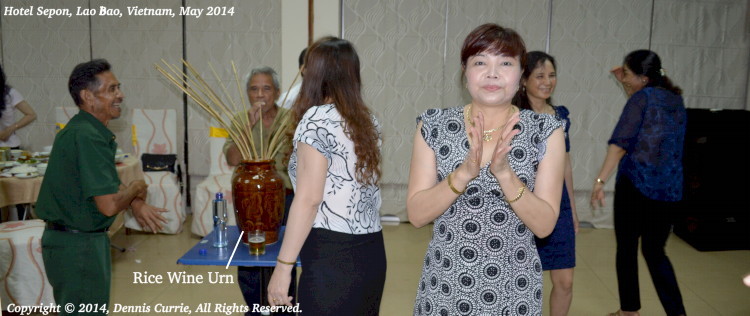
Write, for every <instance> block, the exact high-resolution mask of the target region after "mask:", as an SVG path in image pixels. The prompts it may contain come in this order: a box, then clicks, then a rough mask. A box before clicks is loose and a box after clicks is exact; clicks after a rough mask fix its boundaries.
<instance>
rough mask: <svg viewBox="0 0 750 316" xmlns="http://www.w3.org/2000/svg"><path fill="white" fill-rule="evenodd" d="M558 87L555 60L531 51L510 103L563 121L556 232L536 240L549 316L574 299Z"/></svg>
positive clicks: (569, 172) (569, 180) (568, 174)
mask: <svg viewBox="0 0 750 316" xmlns="http://www.w3.org/2000/svg"><path fill="white" fill-rule="evenodd" d="M555 86H557V65H556V64H555V58H553V57H552V56H550V55H548V54H547V53H544V52H540V51H533V52H529V53H528V54H526V64H525V65H524V67H523V75H522V76H521V89H519V91H518V93H517V94H516V97H515V98H514V99H513V103H514V104H515V105H516V106H518V107H519V108H522V109H527V110H532V111H534V112H536V113H544V114H549V115H554V116H557V117H558V118H560V119H561V120H563V122H565V129H564V131H565V152H566V154H565V181H564V182H563V190H562V199H561V201H560V216H559V217H558V218H557V223H556V224H555V230H553V231H552V234H550V235H549V236H547V237H545V238H535V240H536V248H537V251H539V259H541V260H542V270H548V271H549V272H550V279H552V292H551V295H550V298H549V306H550V308H549V309H550V315H552V316H558V315H567V314H568V310H570V303H571V302H572V300H573V268H574V267H575V266H576V240H575V235H576V233H578V215H577V214H576V204H575V199H574V198H573V197H574V195H573V167H572V166H571V164H570V154H569V153H570V138H569V137H568V131H569V130H570V118H568V115H569V114H570V112H569V111H568V108H566V107H565V106H562V105H558V106H554V105H552V93H553V92H555Z"/></svg>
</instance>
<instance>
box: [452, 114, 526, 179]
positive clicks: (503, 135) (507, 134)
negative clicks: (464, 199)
mask: <svg viewBox="0 0 750 316" xmlns="http://www.w3.org/2000/svg"><path fill="white" fill-rule="evenodd" d="M472 121H473V124H471V123H468V122H467V124H466V126H467V131H468V134H469V135H468V137H469V153H468V154H467V156H466V158H465V159H464V162H463V163H462V164H461V165H460V166H459V167H458V169H456V171H454V172H455V174H454V177H456V178H459V179H463V180H465V181H466V183H468V182H469V181H471V179H474V178H476V177H477V176H478V175H479V170H480V169H481V168H482V166H483V165H484V164H486V163H487V162H485V161H487V160H489V169H490V172H492V174H493V175H498V174H500V173H503V172H507V171H511V168H510V164H509V162H508V153H510V150H511V143H512V141H513V137H514V136H516V134H518V133H519V130H518V129H515V128H514V127H515V125H516V123H518V122H519V121H520V114H519V112H518V111H516V113H514V114H512V116H511V117H510V118H509V119H508V121H507V123H506V124H505V126H503V128H502V130H500V138H499V139H498V141H497V143H496V144H495V148H494V150H493V151H492V152H490V153H489V155H487V157H485V153H484V146H483V145H484V142H483V135H484V114H483V113H482V112H481V111H480V112H478V113H477V115H475V116H474V117H473V118H472ZM462 182H463V181H462Z"/></svg>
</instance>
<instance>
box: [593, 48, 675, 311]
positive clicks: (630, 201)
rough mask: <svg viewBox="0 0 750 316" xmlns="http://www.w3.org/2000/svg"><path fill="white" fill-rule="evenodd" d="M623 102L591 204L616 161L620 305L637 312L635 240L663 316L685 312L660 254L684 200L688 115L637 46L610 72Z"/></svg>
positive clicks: (649, 55)
mask: <svg viewBox="0 0 750 316" xmlns="http://www.w3.org/2000/svg"><path fill="white" fill-rule="evenodd" d="M612 73H613V74H614V75H615V77H617V80H619V81H620V82H621V83H622V85H623V87H624V88H625V92H626V93H627V94H628V96H629V99H628V102H627V103H626V104H625V108H624V109H623V111H622V114H621V116H620V119H619V121H618V122H617V126H616V127H615V130H614V132H613V133H612V138H610V140H609V142H608V143H609V147H608V149H607V156H606V158H605V159H604V164H603V165H602V167H601V170H600V171H599V174H598V177H597V179H596V180H595V181H594V188H593V190H592V194H591V204H592V205H593V206H594V207H595V206H596V205H597V204H599V206H601V205H603V204H604V191H603V188H604V183H605V181H606V180H607V178H608V177H609V176H610V175H611V174H612V171H613V170H614V168H615V167H616V166H617V180H616V183H615V202H614V211H615V237H616V240H617V258H616V265H617V267H616V268H617V283H618V290H619V294H620V310H618V311H617V312H615V313H612V314H610V315H614V316H620V315H625V316H632V315H640V314H639V313H638V310H639V309H640V308H641V302H640V291H639V288H638V240H639V238H640V241H641V250H642V252H643V257H644V258H645V259H646V263H647V265H648V269H649V272H650V273H651V279H652V281H653V282H654V287H655V288H656V292H657V294H658V295H659V300H660V301H661V303H662V306H664V310H665V311H666V313H667V315H685V306H684V305H683V302H682V295H681V294H680V289H679V286H678V285H677V278H676V277H675V273H674V269H673V268H672V263H671V262H670V261H669V258H668V257H667V255H666V254H665V252H664V245H665V244H666V242H667V238H668V237H669V232H670V228H671V225H672V224H671V221H670V217H671V216H670V215H671V213H672V209H673V208H674V205H675V203H676V202H678V201H680V200H681V199H682V182H683V176H682V153H683V142H684V139H685V126H686V124H687V114H686V111H685V105H684V104H683V101H682V97H681V96H680V94H681V93H682V90H680V88H678V87H676V86H674V85H673V84H672V82H671V81H670V80H669V78H668V77H667V76H666V74H665V72H664V69H662V66H661V60H660V59H659V56H658V55H656V53H654V52H652V51H649V50H636V51H633V52H631V53H630V54H628V55H627V56H626V57H625V61H624V63H623V65H622V66H620V67H615V68H614V69H612Z"/></svg>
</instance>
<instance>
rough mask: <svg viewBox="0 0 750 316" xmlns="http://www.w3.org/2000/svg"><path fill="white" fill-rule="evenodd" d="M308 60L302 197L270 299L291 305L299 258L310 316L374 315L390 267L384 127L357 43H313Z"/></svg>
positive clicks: (300, 106)
mask: <svg viewBox="0 0 750 316" xmlns="http://www.w3.org/2000/svg"><path fill="white" fill-rule="evenodd" d="M304 65H305V66H304V67H305V68H304V70H303V71H304V75H305V80H304V81H303V83H302V88H301V90H300V95H299V98H298V100H297V101H296V102H295V104H294V107H293V108H292V112H293V113H294V122H297V128H296V131H295V132H294V136H293V138H292V143H293V146H294V149H293V151H292V155H291V158H290V161H289V177H290V178H291V180H292V184H293V185H294V189H295V197H294V201H293V202H292V207H291V210H290V213H289V219H288V222H287V228H286V235H285V237H284V242H283V244H282V245H281V251H280V252H279V257H278V259H277V261H278V262H277V263H276V269H275V270H274V273H273V276H272V277H271V281H270V283H269V285H268V301H269V302H270V303H271V304H273V305H288V306H291V300H292V297H291V296H289V295H288V292H287V289H289V283H290V281H291V280H290V276H289V272H290V270H291V269H292V268H293V262H294V261H296V260H297V256H298V255H299V256H300V259H301V261H302V266H303V267H304V270H303V272H302V275H301V276H300V283H299V289H298V292H297V293H299V297H298V298H297V301H298V302H299V309H300V310H301V311H302V312H303V313H304V314H306V315H377V314H378V312H379V310H380V300H381V298H382V295H383V286H384V284H385V271H386V259H385V247H384V245H383V235H382V227H381V226H380V217H379V212H380V205H381V198H380V188H379V187H378V186H377V183H378V180H379V178H380V160H381V154H380V142H381V140H380V125H379V124H378V122H377V120H376V119H375V117H374V116H373V115H372V113H371V112H370V110H369V109H368V108H367V106H366V105H365V103H364V101H363V100H362V93H361V79H360V72H359V57H358V56H357V53H356V51H355V50H354V47H353V46H352V44H351V43H349V42H348V41H346V40H343V39H339V38H335V37H325V38H322V39H320V40H318V41H317V42H315V43H314V44H313V45H312V46H310V48H309V49H308V52H307V56H306V59H305V63H304Z"/></svg>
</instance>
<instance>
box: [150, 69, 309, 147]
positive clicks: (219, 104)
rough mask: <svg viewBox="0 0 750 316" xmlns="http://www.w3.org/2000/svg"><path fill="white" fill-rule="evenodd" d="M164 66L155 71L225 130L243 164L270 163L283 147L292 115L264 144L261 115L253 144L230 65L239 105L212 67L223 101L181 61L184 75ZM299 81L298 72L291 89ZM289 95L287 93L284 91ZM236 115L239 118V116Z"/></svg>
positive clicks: (237, 80)
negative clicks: (245, 161)
mask: <svg viewBox="0 0 750 316" xmlns="http://www.w3.org/2000/svg"><path fill="white" fill-rule="evenodd" d="M162 63H163V65H159V64H155V67H156V69H157V70H158V71H159V72H160V73H161V74H162V75H164V77H165V78H167V80H169V82H171V83H172V84H174V86H175V87H177V88H178V89H180V90H182V92H184V93H185V94H187V95H188V96H189V97H190V98H191V99H192V100H193V101H195V103H196V104H198V105H199V106H200V107H201V108H202V109H203V110H204V111H206V112H207V113H208V114H209V115H210V116H211V117H212V118H213V119H215V120H216V121H217V122H218V123H219V125H221V127H222V128H224V129H225V130H226V131H227V132H228V133H229V136H231V137H232V140H234V142H235V144H237V148H238V149H239V151H240V153H241V154H242V159H243V160H256V161H257V160H270V159H273V157H274V156H276V154H277V153H278V152H279V151H280V150H281V149H282V148H283V147H284V146H283V137H286V135H284V134H285V133H286V130H287V129H288V128H289V127H290V125H291V112H292V111H285V112H284V114H283V116H282V117H281V120H280V121H279V122H280V128H277V129H276V130H275V131H271V133H272V134H271V136H270V140H269V142H268V143H267V144H264V143H263V139H264V138H263V115H260V119H259V121H258V123H260V141H261V143H260V144H255V141H254V140H253V130H252V126H251V125H250V121H249V119H248V117H247V115H245V113H247V110H248V105H247V102H245V98H244V97H243V96H244V95H245V91H244V90H243V89H242V83H241V82H240V78H239V76H238V75H237V68H236V67H235V65H234V62H232V71H233V73H234V81H235V83H236V85H237V91H238V92H239V95H240V101H241V102H237V101H236V100H235V99H234V98H232V97H231V96H230V94H229V90H228V89H227V87H226V86H225V85H224V83H223V82H222V80H221V79H220V78H219V75H218V74H217V73H216V71H215V70H214V68H213V66H212V65H211V64H210V63H209V65H208V66H209V68H211V72H212V73H213V74H214V77H215V78H216V81H217V82H218V84H219V86H220V88H221V91H222V92H223V95H224V98H225V99H226V100H227V101H224V100H223V99H222V96H220V95H219V94H217V93H216V92H215V91H214V89H213V88H211V86H210V85H209V84H208V83H207V82H206V81H205V80H204V79H203V77H202V76H201V75H200V73H199V72H198V71H197V70H196V69H195V68H194V67H193V66H192V65H191V64H190V63H189V62H187V61H185V60H182V63H183V64H184V65H185V68H186V69H187V73H186V72H183V71H182V70H180V67H177V65H171V64H169V63H167V62H166V61H164V60H162ZM297 78H299V72H298V73H297V76H295V77H294V81H292V85H294V83H295V82H296V81H297ZM287 91H289V90H287ZM288 95H289V92H287V93H286V95H285V96H284V100H283V101H282V103H284V102H286V98H287V96H288ZM238 114H239V115H238ZM256 124H257V123H256Z"/></svg>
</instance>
